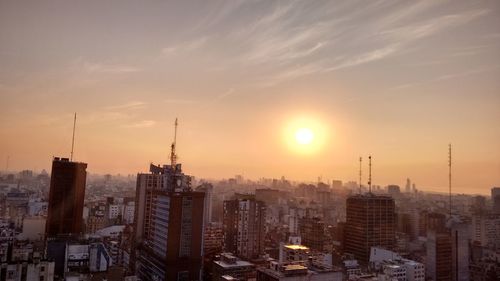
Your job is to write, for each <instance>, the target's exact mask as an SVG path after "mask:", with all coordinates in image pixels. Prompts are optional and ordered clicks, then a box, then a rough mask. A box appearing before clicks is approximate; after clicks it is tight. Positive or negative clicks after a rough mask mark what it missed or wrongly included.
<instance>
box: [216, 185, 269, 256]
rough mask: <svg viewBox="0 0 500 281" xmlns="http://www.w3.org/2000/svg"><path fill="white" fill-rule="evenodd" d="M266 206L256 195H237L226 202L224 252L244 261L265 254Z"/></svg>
mask: <svg viewBox="0 0 500 281" xmlns="http://www.w3.org/2000/svg"><path fill="white" fill-rule="evenodd" d="M265 217H266V206H265V204H264V202H262V201H258V200H256V199H255V195H242V194H237V195H236V198H235V199H233V200H228V201H224V217H223V230H224V250H225V251H227V252H231V253H234V254H235V255H237V256H238V257H240V258H243V259H253V258H258V257H259V255H261V254H263V253H264V235H265V232H264V230H265V229H264V224H265Z"/></svg>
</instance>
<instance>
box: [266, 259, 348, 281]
mask: <svg viewBox="0 0 500 281" xmlns="http://www.w3.org/2000/svg"><path fill="white" fill-rule="evenodd" d="M341 280H342V271H341V270H340V269H339V270H334V269H333V268H331V267H325V266H323V265H316V264H314V263H308V262H303V263H288V264H286V263H285V264H280V263H278V262H276V261H271V262H270V263H269V265H268V266H267V267H260V268H258V269H257V281H341Z"/></svg>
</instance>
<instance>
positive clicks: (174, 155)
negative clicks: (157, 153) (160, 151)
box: [170, 118, 177, 169]
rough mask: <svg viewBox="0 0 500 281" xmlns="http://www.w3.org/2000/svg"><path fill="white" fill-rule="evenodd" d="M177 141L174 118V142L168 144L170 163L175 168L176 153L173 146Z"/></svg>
mask: <svg viewBox="0 0 500 281" xmlns="http://www.w3.org/2000/svg"><path fill="white" fill-rule="evenodd" d="M176 142H177V118H175V131H174V142H173V143H172V145H171V146H170V165H171V166H172V168H173V169H175V166H176V163H177V155H176V154H175V146H176Z"/></svg>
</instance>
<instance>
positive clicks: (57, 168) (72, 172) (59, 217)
mask: <svg viewBox="0 0 500 281" xmlns="http://www.w3.org/2000/svg"><path fill="white" fill-rule="evenodd" d="M86 169H87V164H86V163H79V162H70V161H69V159H68V158H58V157H55V158H54V160H53V161H52V174H51V177H50V194H49V206H48V216H47V223H46V228H45V236H46V237H56V236H59V235H80V234H82V232H83V200H84V198H85V182H86V177H87V171H86Z"/></svg>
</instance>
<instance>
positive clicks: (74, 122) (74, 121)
mask: <svg viewBox="0 0 500 281" xmlns="http://www.w3.org/2000/svg"><path fill="white" fill-rule="evenodd" d="M75 129H76V112H75V118H74V119H73V138H72V140H71V155H70V157H69V161H73V149H74V148H75Z"/></svg>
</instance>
